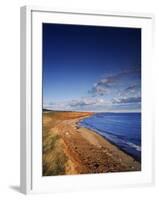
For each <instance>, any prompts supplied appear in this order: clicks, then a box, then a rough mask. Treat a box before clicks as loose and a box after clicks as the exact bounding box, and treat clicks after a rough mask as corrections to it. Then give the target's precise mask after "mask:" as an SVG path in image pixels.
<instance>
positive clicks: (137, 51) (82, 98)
mask: <svg viewBox="0 0 159 200" xmlns="http://www.w3.org/2000/svg"><path fill="white" fill-rule="evenodd" d="M42 43H43V108H47V109H52V110H73V111H94V112H140V110H141V29H137V28H120V27H102V26H84V25H66V24H65V25H64V24H47V23H44V24H43V41H42Z"/></svg>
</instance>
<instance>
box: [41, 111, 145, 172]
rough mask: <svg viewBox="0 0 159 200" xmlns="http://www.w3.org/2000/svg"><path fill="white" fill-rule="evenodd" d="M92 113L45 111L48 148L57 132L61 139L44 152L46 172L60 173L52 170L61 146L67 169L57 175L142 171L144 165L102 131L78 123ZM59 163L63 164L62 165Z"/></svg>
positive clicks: (44, 119) (44, 141)
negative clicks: (106, 136) (108, 138)
mask: <svg viewBox="0 0 159 200" xmlns="http://www.w3.org/2000/svg"><path fill="white" fill-rule="evenodd" d="M92 114H93V113H90V112H50V113H43V143H44V144H45V148H46V149H47V144H49V142H48V141H49V138H52V137H53V136H55V135H56V136H58V138H59V140H58V145H54V148H50V150H49V151H43V167H45V166H47V168H46V169H45V173H43V175H56V173H54V171H53V170H54V169H53V168H52V170H51V166H53V162H54V159H55V155H54V152H55V151H56V152H58V149H61V150H60V151H61V152H62V153H63V154H62V153H61V154H60V156H61V155H63V157H65V159H63V160H64V162H61V165H63V168H62V169H63V171H62V172H61V173H60V172H59V171H58V173H57V175H60V174H61V175H62V174H88V173H106V172H124V171H139V170H141V164H140V163H139V162H138V161H136V160H134V158H133V157H131V156H129V155H127V154H126V153H125V152H123V151H121V150H120V149H119V148H118V147H116V146H115V145H113V144H111V143H110V142H109V141H108V140H106V139H105V138H103V137H102V136H100V135H99V134H98V133H96V132H94V131H91V130H89V129H87V128H83V127H79V126H78V122H79V121H80V120H82V119H84V118H86V117H90V116H91V115H92ZM49 145H50V144H49ZM55 148H56V149H55ZM57 148H58V149H57ZM56 155H57V156H58V154H56ZM57 156H56V157H57ZM61 157H62V156H61ZM63 157H62V158H63ZM56 159H57V158H56ZM58 163H60V162H58ZM58 166H59V167H60V164H59V165H58ZM48 169H49V170H48ZM60 169H61V168H60ZM51 173H53V174H51Z"/></svg>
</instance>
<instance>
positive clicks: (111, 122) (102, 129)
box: [79, 113, 141, 161]
mask: <svg viewBox="0 0 159 200" xmlns="http://www.w3.org/2000/svg"><path fill="white" fill-rule="evenodd" d="M79 125H80V126H83V127H86V128H89V129H91V130H93V131H96V132H98V133H99V134H100V135H102V136H104V137H105V138H106V139H107V140H109V141H110V142H111V143H113V144H115V145H116V146H118V147H119V148H120V149H121V150H123V151H125V152H126V153H128V154H129V155H131V156H133V157H134V158H135V159H136V160H138V161H141V113H96V114H94V115H92V116H91V117H89V118H86V119H84V120H82V121H80V122H79Z"/></svg>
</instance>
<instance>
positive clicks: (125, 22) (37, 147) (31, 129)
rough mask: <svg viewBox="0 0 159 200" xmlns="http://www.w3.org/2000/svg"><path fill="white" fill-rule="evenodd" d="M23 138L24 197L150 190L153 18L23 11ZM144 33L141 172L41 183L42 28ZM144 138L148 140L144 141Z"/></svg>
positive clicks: (47, 10)
mask: <svg viewBox="0 0 159 200" xmlns="http://www.w3.org/2000/svg"><path fill="white" fill-rule="evenodd" d="M21 19H22V26H21V28H22V31H23V32H22V34H21V36H22V38H21V40H22V42H21V44H22V50H23V51H22V54H21V65H22V67H23V68H22V70H21V71H22V74H21V78H22V79H21V85H22V89H21V92H22V93H21V94H22V101H21V102H22V105H21V110H22V113H21V114H22V115H21V116H22V118H21V119H22V121H21V125H22V126H21V127H22V130H21V132H22V137H21V152H22V153H21V191H22V192H24V193H32V192H34V193H35V192H58V191H59V192H61V191H72V190H79V189H83V190H84V189H89V188H90V189H94V188H105V187H110V186H126V185H140V184H150V183H152V182H153V173H152V163H153V161H152V158H153V154H152V153H153V152H152V142H153V140H152V139H153V138H152V121H151V120H152V98H151V97H152V95H151V94H152V84H151V83H152V76H151V66H152V64H151V63H152V62H151V53H152V16H151V15H145V14H144V15H142V14H140V15H137V14H129V13H124V14H123V13H112V12H95V11H92V12H88V11H84V12H81V11H76V13H75V12H66V11H64V10H61V11H60V12H59V11H57V10H55V9H53V10H51V9H44V8H37V7H23V8H22V17H21ZM43 22H47V23H63V24H64V23H66V24H83V25H97V26H100V25H102V26H116V27H137V28H142V123H143V124H142V171H141V172H124V173H108V174H93V175H72V176H57V177H56V176H54V177H42V157H41V155H42V131H41V126H42V123H41V122H42V115H41V106H42V98H41V97H42V90H41V88H42V42H41V41H42V30H41V27H42V23H43ZM143 136H144V137H143Z"/></svg>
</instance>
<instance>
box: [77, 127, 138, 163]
mask: <svg viewBox="0 0 159 200" xmlns="http://www.w3.org/2000/svg"><path fill="white" fill-rule="evenodd" d="M79 126H81V125H79ZM81 127H83V128H86V129H88V130H90V131H92V132H94V133H96V134H98V135H100V136H101V137H102V138H103V139H105V140H107V141H108V142H109V143H110V144H112V145H114V146H116V147H117V148H118V149H119V150H120V151H123V152H124V153H125V154H127V155H129V156H131V157H132V158H133V159H134V160H136V161H137V162H139V163H141V160H139V159H137V158H136V157H134V156H133V155H132V154H130V153H128V152H126V151H125V150H124V149H122V148H120V147H119V146H118V145H116V144H115V143H114V142H112V141H111V140H109V139H108V138H107V137H105V136H104V135H102V134H100V133H99V132H98V131H96V130H93V129H91V128H88V127H84V126H81Z"/></svg>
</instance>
